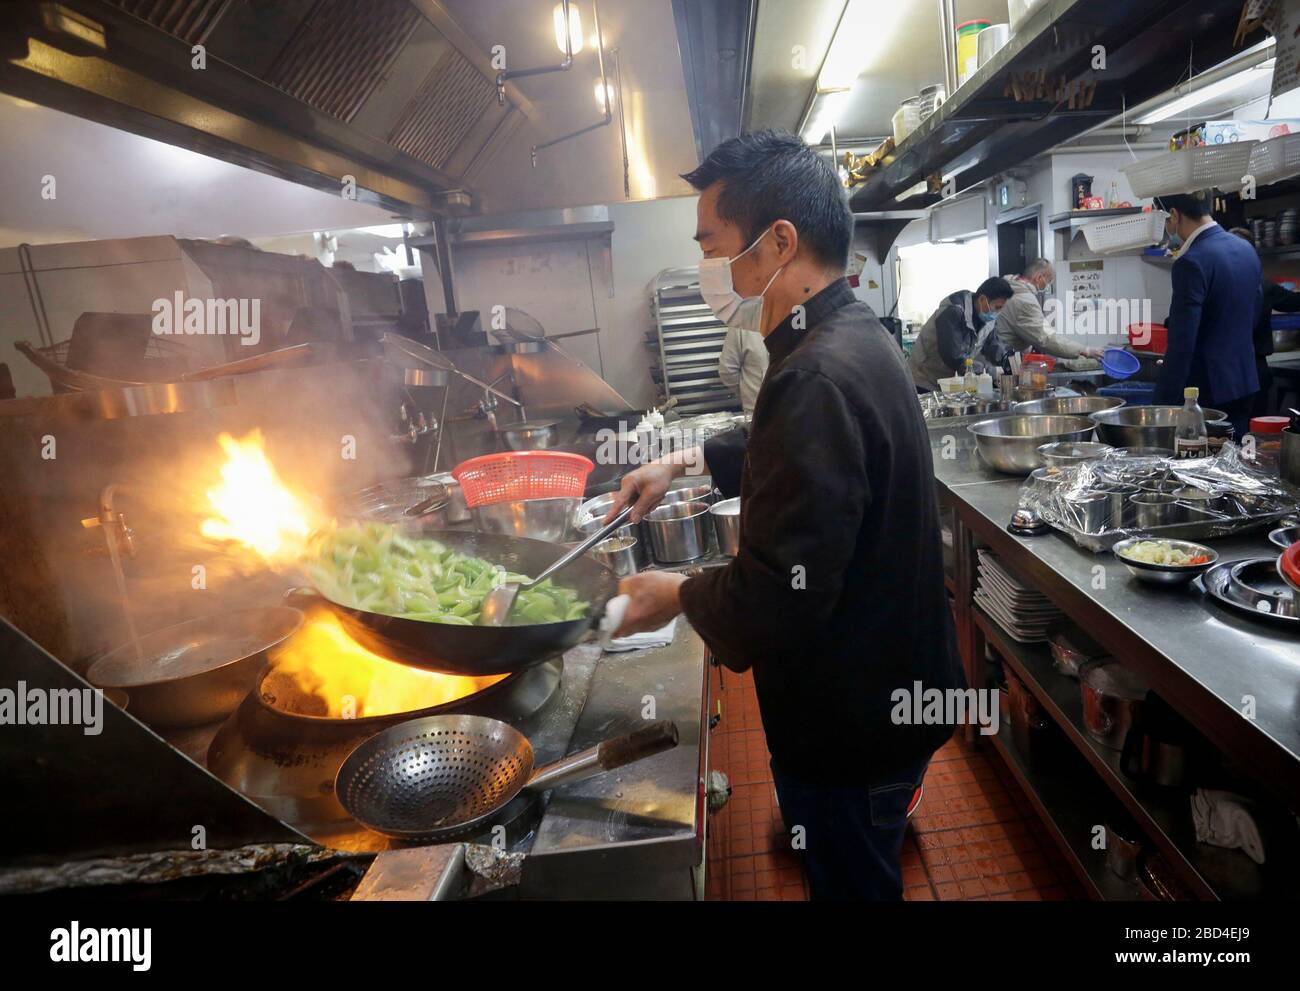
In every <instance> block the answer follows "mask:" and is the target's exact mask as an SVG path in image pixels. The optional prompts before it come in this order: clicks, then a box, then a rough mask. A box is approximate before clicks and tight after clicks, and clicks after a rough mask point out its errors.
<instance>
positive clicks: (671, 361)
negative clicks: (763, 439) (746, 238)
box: [650, 268, 740, 413]
mask: <svg viewBox="0 0 1300 991" xmlns="http://www.w3.org/2000/svg"><path fill="white" fill-rule="evenodd" d="M650 305H651V309H652V310H653V312H654V321H655V331H654V343H655V345H656V346H657V349H658V352H659V361H658V363H657V365H656V366H655V367H654V368H653V369H652V371H651V377H652V378H654V379H655V381H657V382H658V383H659V384H660V386H661V388H662V390H663V398H664V399H665V400H667V399H671V398H674V397H676V399H677V409H678V410H679V411H681V412H684V413H711V412H715V411H719V410H739V409H740V402H739V400H738V399H737V397H736V394H735V393H734V392H732V390H731V389H729V388H728V387H727V386H726V385H724V384H723V382H722V379H721V378H719V377H718V359H719V358H720V357H721V355H722V344H723V341H724V340H725V338H726V336H727V327H726V325H725V324H724V323H722V322H721V321H720V320H718V318H717V317H715V316H714V315H713V311H712V310H710V309H709V307H708V304H707V303H705V302H704V298H703V297H702V296H701V295H700V286H699V269H697V268H674V269H665V270H664V271H662V272H660V273H659V275H658V276H656V277H655V285H654V291H653V293H652V295H651V300H650Z"/></svg>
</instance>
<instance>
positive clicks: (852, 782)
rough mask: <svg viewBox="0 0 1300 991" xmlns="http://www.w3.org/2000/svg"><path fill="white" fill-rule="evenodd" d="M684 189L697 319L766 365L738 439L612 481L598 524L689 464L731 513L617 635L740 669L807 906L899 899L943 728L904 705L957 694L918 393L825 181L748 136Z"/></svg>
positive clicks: (946, 727) (723, 148)
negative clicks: (661, 634)
mask: <svg viewBox="0 0 1300 991" xmlns="http://www.w3.org/2000/svg"><path fill="white" fill-rule="evenodd" d="M684 178H685V179H686V180H687V181H688V182H690V183H691V185H692V186H694V187H695V188H696V189H698V190H700V194H701V195H700V199H699V205H698V210H697V213H698V218H697V219H698V227H697V233H696V240H697V241H698V242H699V243H700V247H701V248H702V249H703V252H704V258H705V261H704V262H703V265H702V270H701V289H702V292H703V294H704V296H705V299H706V301H708V302H709V303H710V305H711V306H713V308H714V310H715V312H717V313H718V314H719V316H720V317H722V318H723V319H724V320H727V322H728V323H729V324H743V325H750V324H752V325H753V329H755V330H758V331H759V332H760V333H761V334H762V335H763V336H764V344H765V346H766V347H767V350H768V352H769V355H770V358H771V363H770V366H769V369H768V372H767V377H766V378H765V379H764V382H763V385H762V388H761V389H760V391H759V394H758V399H757V402H756V405H755V409H754V417H753V422H752V424H751V426H750V428H749V431H748V436H747V438H746V437H744V436H742V435H740V434H738V433H733V434H731V435H723V436H722V437H720V438H715V439H714V440H712V441H710V442H709V443H708V444H707V445H706V446H705V448H704V450H703V452H700V451H699V450H698V449H696V450H693V451H685V452H678V453H676V454H675V455H673V456H670V457H669V458H666V459H662V460H661V461H658V462H655V463H652V464H649V465H644V466H642V467H640V468H638V469H637V470H635V471H633V472H631V473H630V474H628V475H627V476H626V477H625V478H624V480H623V484H622V488H621V489H620V492H619V498H618V500H616V504H615V506H614V508H613V509H611V511H610V516H611V517H612V515H613V514H614V513H617V512H618V511H619V509H621V508H622V506H624V505H626V504H627V503H628V502H635V507H636V508H635V512H634V514H633V518H634V519H639V518H640V517H641V516H642V515H644V513H646V512H648V511H649V510H650V509H651V508H652V507H653V506H654V505H655V504H656V503H658V502H659V500H660V499H662V497H663V495H664V493H665V492H666V491H667V488H668V486H669V484H670V482H671V481H672V480H673V479H674V478H676V477H678V476H679V475H681V474H683V473H685V472H686V470H687V467H686V466H687V465H698V464H699V462H700V460H701V453H702V460H703V462H704V464H705V466H706V467H707V469H708V470H709V471H710V473H711V474H712V475H713V478H714V481H715V483H717V484H719V486H720V487H721V488H722V489H723V492H724V493H725V494H727V495H736V494H739V495H740V496H741V499H742V509H741V519H740V524H741V544H740V552H739V554H738V555H737V556H736V558H735V559H734V560H733V561H732V562H731V563H730V564H728V565H727V566H726V567H722V568H715V569H710V570H707V571H706V572H705V573H704V574H702V575H698V576H696V577H691V578H686V577H684V576H682V575H678V574H672V573H669V572H665V571H651V572H645V573H642V574H639V575H635V576H633V577H631V578H627V579H624V581H623V582H622V585H621V591H622V592H624V593H626V594H627V595H629V596H630V597H631V602H630V604H629V606H628V609H627V612H626V614H625V617H624V620H623V625H622V626H621V628H620V629H619V630H618V631H617V633H618V634H620V635H625V634H627V633H631V632H635V631H640V630H652V629H657V628H659V627H661V626H663V625H664V624H665V623H667V622H668V621H669V620H670V619H671V618H672V617H673V616H675V615H677V614H678V613H679V612H682V613H685V615H686V617H687V619H688V620H689V621H690V623H691V625H692V626H693V627H694V628H695V630H696V631H698V632H699V634H700V636H701V637H702V638H703V639H704V641H705V642H706V643H707V644H708V645H709V647H710V648H711V649H712V650H713V652H714V654H715V655H717V657H718V658H719V659H720V660H721V661H722V662H723V663H725V664H726V665H727V666H728V667H730V668H732V669H733V670H736V671H744V670H747V669H752V670H753V672H754V680H755V686H756V688H757V692H758V700H759V706H760V709H761V711H762V716H763V727H764V730H765V732H766V736H767V744H768V749H769V750H770V752H771V754H772V770H773V775H774V778H775V781H776V787H777V797H778V800H779V802H780V805H781V811H782V814H783V818H784V819H785V822H786V825H787V827H788V828H789V829H790V830H791V832H792V841H793V842H794V844H795V846H796V848H798V847H800V846H801V845H802V846H803V848H804V855H803V856H804V864H805V869H806V871H807V873H808V877H809V881H810V884H811V888H812V892H813V895H814V897H819V898H873V899H898V898H900V897H901V895H902V880H901V868H900V864H899V857H900V852H901V849H902V843H903V834H904V829H905V826H906V817H907V808H908V805H909V802H910V800H911V799H912V796H913V794H914V791H915V789H916V787H917V786H918V785H919V783H920V781H921V779H922V777H923V775H924V773H925V769H926V767H927V765H928V764H929V761H930V758H931V756H932V755H933V753H934V752H935V750H936V749H937V748H938V747H939V746H941V745H942V744H943V743H944V741H945V740H947V739H948V738H949V737H950V736H951V735H952V730H953V726H952V725H951V723H947V724H945V723H942V722H938V721H936V722H934V723H931V724H925V723H924V722H922V723H921V724H920V725H918V724H916V723H915V722H913V721H912V719H911V718H910V716H909V714H907V713H905V712H903V711H902V709H901V708H900V705H899V703H900V700H903V699H911V698H912V696H913V695H914V693H915V692H916V690H917V688H918V686H919V687H920V689H921V690H922V691H926V690H929V689H938V690H939V691H941V692H948V691H950V690H953V689H958V688H960V687H961V685H962V675H961V669H960V666H959V664H958V662H957V653H956V645H955V637H954V635H953V627H952V619H951V615H950V613H949V610H948V601H947V597H946V593H945V591H944V585H943V561H942V548H941V542H940V534H939V518H938V507H937V501H936V495H935V484H934V476H933V470H932V462H931V453H930V444H929V440H928V437H927V432H926V427H925V423H924V421H923V419H922V416H921V410H920V406H919V404H918V402H917V398H916V390H915V389H914V388H913V386H912V381H911V378H910V377H909V375H908V372H907V367H906V364H905V362H904V359H903V354H902V351H901V350H900V349H899V347H898V345H897V344H896V343H895V342H894V341H893V340H892V339H891V338H890V336H889V334H888V333H887V332H886V331H885V329H884V328H883V327H882V326H881V324H880V322H879V321H878V320H877V319H876V317H875V314H874V313H872V311H871V308H870V307H868V306H867V305H866V304H865V303H861V302H859V301H858V300H857V299H856V297H855V296H854V294H853V290H852V289H851V288H850V287H849V284H848V282H847V280H846V279H845V278H844V270H845V265H846V262H847V257H848V251H849V245H850V242H851V239H852V233H853V218H852V215H851V213H850V211H849V208H848V204H847V202H846V200H845V195H844V189H843V187H842V186H841V184H840V182H839V179H838V178H837V177H836V175H835V172H834V170H833V169H832V167H831V166H830V164H829V163H828V162H827V161H825V160H824V159H823V158H821V157H819V156H818V155H817V154H815V153H814V152H813V151H812V150H811V149H809V148H808V147H807V146H806V145H805V144H804V143H803V142H802V141H800V140H799V139H798V138H796V137H794V136H792V135H790V134H784V133H777V132H772V131H762V132H758V133H754V134H747V135H742V136H741V137H739V138H733V139H731V140H729V141H727V142H725V143H723V144H722V145H720V146H719V147H718V148H717V149H715V150H714V151H713V153H712V154H710V155H709V157H708V158H707V159H706V160H705V162H704V163H703V164H702V165H701V166H700V167H699V168H697V169H696V170H695V171H693V172H691V173H688V174H687V175H686V176H684ZM728 287H731V290H730V292H728V291H726V290H727V288H728ZM899 693H902V694H901V695H900V694H899Z"/></svg>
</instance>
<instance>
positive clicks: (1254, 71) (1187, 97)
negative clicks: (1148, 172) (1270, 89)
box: [1137, 59, 1277, 124]
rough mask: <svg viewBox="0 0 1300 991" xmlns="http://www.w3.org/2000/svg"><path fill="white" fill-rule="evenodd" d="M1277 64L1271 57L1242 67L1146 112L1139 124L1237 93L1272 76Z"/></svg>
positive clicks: (1184, 111) (1177, 113) (1156, 120)
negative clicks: (1245, 67) (1238, 70)
mask: <svg viewBox="0 0 1300 991" xmlns="http://www.w3.org/2000/svg"><path fill="white" fill-rule="evenodd" d="M1276 64H1277V59H1269V60H1268V61H1267V62H1261V63H1260V64H1259V65H1253V66H1251V67H1250V68H1249V69H1242V70H1241V71H1240V72H1234V73H1233V74H1232V75H1231V76H1228V77H1227V78H1225V79H1220V80H1218V81H1217V82H1213V83H1210V84H1209V85H1208V86H1202V87H1200V88H1199V89H1195V90H1193V91H1192V92H1190V93H1185V94H1183V95H1182V96H1180V97H1177V98H1176V99H1173V100H1170V101H1169V102H1168V103H1166V104H1165V105H1164V106H1161V107H1157V108H1156V109H1155V110H1152V111H1151V112H1150V113H1149V114H1144V115H1143V116H1141V117H1139V118H1138V119H1137V123H1139V124H1158V123H1160V122H1161V121H1162V120H1169V118H1171V117H1177V116H1178V115H1179V114H1182V113H1186V112H1187V111H1189V110H1191V109H1192V108H1194V107H1198V106H1200V105H1201V104H1202V103H1209V102H1210V101H1211V100H1214V99H1217V98H1218V97H1221V96H1227V95H1228V94H1229V93H1235V92H1237V91H1238V90H1241V89H1245V88H1246V87H1247V86H1249V85H1251V84H1252V83H1255V82H1258V81H1259V80H1261V79H1266V78H1269V77H1271V76H1272V73H1273V66H1274V65H1276Z"/></svg>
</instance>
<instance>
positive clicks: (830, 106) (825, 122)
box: [800, 90, 849, 145]
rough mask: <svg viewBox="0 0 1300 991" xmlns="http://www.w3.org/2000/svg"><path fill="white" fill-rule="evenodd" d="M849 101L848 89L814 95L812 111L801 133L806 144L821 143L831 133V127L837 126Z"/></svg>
mask: <svg viewBox="0 0 1300 991" xmlns="http://www.w3.org/2000/svg"><path fill="white" fill-rule="evenodd" d="M848 102H849V94H848V90H839V91H838V92H831V93H818V94H817V95H816V96H815V97H813V108H812V112H811V113H810V114H809V115H808V123H806V124H804V127H803V131H802V133H801V134H800V137H802V138H803V141H804V144H809V145H819V144H821V143H822V140H823V139H824V138H825V137H826V135H827V134H829V133H830V130H831V128H832V127H834V126H835V122H836V121H837V120H838V119H839V116H840V114H841V112H843V110H844V107H845V104H847V103H848Z"/></svg>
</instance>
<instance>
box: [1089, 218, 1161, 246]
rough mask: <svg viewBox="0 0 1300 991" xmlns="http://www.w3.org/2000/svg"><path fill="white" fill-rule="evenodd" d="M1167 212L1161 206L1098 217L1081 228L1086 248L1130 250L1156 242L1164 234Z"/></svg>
mask: <svg viewBox="0 0 1300 991" xmlns="http://www.w3.org/2000/svg"><path fill="white" fill-rule="evenodd" d="M1168 219H1169V214H1167V213H1165V212H1164V211H1163V210H1152V211H1150V212H1149V213H1130V214H1129V215H1128V216H1126V217H1114V218H1112V219H1109V220H1098V221H1097V222H1096V223H1094V224H1089V225H1088V226H1086V227H1084V228H1083V236H1084V239H1085V240H1086V241H1087V242H1088V248H1089V249H1090V250H1091V251H1093V252H1094V253H1095V254H1098V255H1104V254H1109V253H1112V252H1115V251H1133V250H1136V249H1138V248H1146V247H1149V246H1150V245H1153V244H1158V243H1159V242H1160V241H1161V240H1162V239H1163V238H1164V236H1165V221H1166V220H1168Z"/></svg>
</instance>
